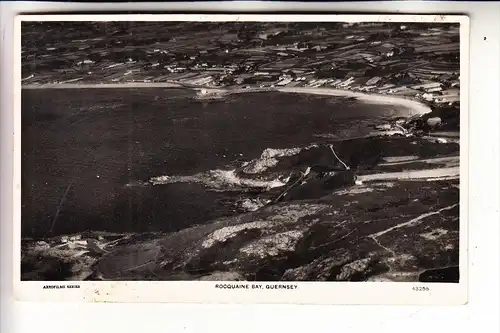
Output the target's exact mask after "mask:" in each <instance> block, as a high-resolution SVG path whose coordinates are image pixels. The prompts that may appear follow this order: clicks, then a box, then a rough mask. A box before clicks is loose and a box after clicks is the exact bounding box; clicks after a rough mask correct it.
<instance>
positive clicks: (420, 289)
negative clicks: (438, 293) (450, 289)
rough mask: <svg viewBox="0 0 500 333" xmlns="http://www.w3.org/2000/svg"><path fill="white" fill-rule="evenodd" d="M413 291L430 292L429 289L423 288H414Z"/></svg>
mask: <svg viewBox="0 0 500 333" xmlns="http://www.w3.org/2000/svg"><path fill="white" fill-rule="evenodd" d="M411 289H412V290H413V291H429V290H430V289H429V287H422V286H419V287H417V286H416V287H413V288H411Z"/></svg>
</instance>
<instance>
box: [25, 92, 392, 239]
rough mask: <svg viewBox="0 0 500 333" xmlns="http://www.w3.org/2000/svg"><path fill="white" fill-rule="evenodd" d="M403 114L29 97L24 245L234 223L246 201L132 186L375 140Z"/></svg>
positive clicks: (311, 103) (262, 97) (352, 105)
mask: <svg viewBox="0 0 500 333" xmlns="http://www.w3.org/2000/svg"><path fill="white" fill-rule="evenodd" d="M399 111H401V110H400V109H398V108H396V107H391V106H387V105H368V104H363V103H360V102H356V101H353V100H347V99H343V98H339V97H332V96H312V95H299V94H287V93H269V92H266V93H247V94H238V95H232V96H230V97H228V99H227V100H225V101H217V102H208V103H207V102H201V101H196V100H194V99H193V98H192V94H191V93H189V92H188V91H185V90H179V89H168V90H166V89H157V88H148V89H128V88H126V89H125V88H124V89H102V90H100V89H64V90H62V89H61V90H56V89H38V90H24V91H23V93H22V156H23V160H22V230H23V236H25V237H28V236H30V237H33V236H35V237H38V236H48V235H55V234H62V233H73V232H80V231H84V230H107V231H135V232H139V231H174V230H179V229H183V228H186V227H188V226H191V225H193V224H199V223H204V222H206V221H207V220H209V219H212V218H215V217H218V216H222V215H227V214H231V213H232V212H233V210H232V208H230V206H228V202H231V201H234V199H235V196H238V194H234V193H225V192H209V191H207V190H206V189H205V188H204V187H203V186H202V185H200V184H168V185H165V186H127V184H129V185H130V184H139V185H140V184H141V183H143V182H146V181H148V180H149V179H150V178H152V177H156V176H162V175H176V176H179V175H193V174H196V173H199V172H205V171H208V170H214V169H224V168H229V167H230V166H235V165H241V163H243V162H244V161H250V160H252V159H254V158H257V157H259V156H260V155H261V153H262V152H263V151H264V150H265V149H266V148H292V147H305V146H308V145H310V144H311V143H314V142H317V141H318V140H327V139H324V138H325V137H332V136H333V137H334V138H336V139H343V138H348V137H354V136H359V135H366V134H369V133H371V132H372V131H373V130H374V129H373V125H377V124H380V123H384V122H386V121H387V120H388V119H390V118H393V117H395V116H397V115H398V113H399ZM325 134H330V135H325ZM62 198H64V199H62ZM56 216H57V217H56ZM55 217H56V218H55Z"/></svg>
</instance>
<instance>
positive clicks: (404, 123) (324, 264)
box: [17, 15, 467, 290]
mask: <svg viewBox="0 0 500 333" xmlns="http://www.w3.org/2000/svg"><path fill="white" fill-rule="evenodd" d="M353 17H355V15H352V16H344V17H342V16H341V17H340V18H338V19H335V20H333V21H331V20H330V21H324V22H321V21H318V20H317V19H315V20H311V21H307V20H304V19H303V20H301V21H294V20H289V21H286V20H285V21H284V20H283V19H277V20H275V21H272V20H264V21H259V20H258V19H256V20H195V19H193V20H184V21H180V20H175V21H169V20H168V19H167V20H145V21H142V20H95V21H94V20H92V16H88V19H87V20H81V21H74V20H64V19H61V20H50V21H42V20H41V21H32V20H26V21H22V22H21V31H20V43H19V46H20V55H19V57H20V60H19V64H20V67H21V68H20V69H19V71H20V81H21V82H20V86H21V87H20V96H19V98H20V110H19V112H20V116H19V119H20V125H19V128H20V143H21V145H20V147H17V149H20V159H21V161H20V163H21V164H20V199H21V200H20V201H21V202H20V222H19V224H20V226H19V229H20V231H19V232H20V243H19V245H20V258H19V259H20V279H21V281H59V282H61V283H62V281H81V282H84V281H99V282H103V281H191V282H192V281H205V282H207V281H212V282H214V283H217V284H216V286H218V287H219V288H224V289H228V290H230V289H238V288H240V287H242V286H245V285H247V286H248V284H246V283H254V282H265V283H269V282H272V283H274V284H272V285H273V286H275V287H273V288H277V289H280V288H281V289H283V290H286V289H288V288H297V287H296V286H297V283H299V282H322V283H331V282H384V283H390V282H413V283H423V284H424V285H425V286H428V283H433V285H436V284H458V283H460V282H462V279H463V274H464V270H463V269H466V267H462V266H461V263H463V260H464V258H463V255H464V253H463V251H462V250H464V249H463V248H462V246H463V245H464V244H466V242H465V241H466V240H465V239H463V238H462V237H464V234H463V231H464V230H463V229H464V224H463V222H461V221H462V219H463V216H462V209H461V208H463V207H461V204H463V202H462V201H461V199H462V197H463V193H461V189H462V190H463V188H462V185H463V182H462V181H463V179H462V177H463V174H461V170H462V171H463V170H464V169H463V168H462V166H463V165H462V164H463V161H464V159H463V158H464V157H463V154H461V147H462V146H461V143H462V144H463V142H461V139H463V137H464V131H466V130H467V128H466V127H464V124H463V119H464V117H466V115H465V114H464V112H467V109H466V106H465V105H461V88H463V87H464V86H465V85H466V84H467V82H466V81H464V76H463V73H461V58H462V57H463V56H464V55H463V54H461V50H463V48H462V49H461V33H460V31H461V23H460V21H459V20H455V21H454V22H449V21H446V20H444V21H440V20H425V21H422V22H419V21H418V20H412V19H408V20H401V19H399V20H398V19H393V20H386V21H380V20H377V16H376V15H375V16H373V17H372V20H371V21H370V20H368V21H367V20H362V21H359V22H358V21H356V20H355V19H353ZM462 68H463V67H462ZM462 93H463V90H462ZM462 104H463V99H462ZM461 120H462V121H461ZM461 122H462V123H461ZM461 125H462V131H461ZM462 148H463V147H462ZM462 152H463V150H462ZM465 195H466V194H465ZM465 226H466V224H465ZM212 286H213V284H212ZM289 286H291V287H289ZM299 286H300V285H299ZM425 288H427V287H425ZM212 289H213V288H212Z"/></svg>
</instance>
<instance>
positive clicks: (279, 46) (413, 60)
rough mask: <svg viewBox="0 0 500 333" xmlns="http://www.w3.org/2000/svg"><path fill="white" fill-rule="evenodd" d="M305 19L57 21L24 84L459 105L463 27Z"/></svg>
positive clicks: (28, 46)
mask: <svg viewBox="0 0 500 333" xmlns="http://www.w3.org/2000/svg"><path fill="white" fill-rule="evenodd" d="M153 24H158V23H153ZM304 24H306V25H308V26H310V27H309V28H306V29H304V28H301V29H296V27H295V25H297V23H295V24H288V23H287V24H285V23H282V24H278V23H273V24H259V25H258V29H257V28H256V27H257V25H254V26H252V25H251V23H247V24H246V25H244V24H243V23H241V24H240V25H238V24H231V25H223V24H212V23H204V24H203V23H198V24H194V25H193V24H191V25H190V26H189V29H190V31H189V32H186V33H185V35H183V34H181V33H180V32H178V31H176V30H175V29H182V28H183V26H182V25H181V26H180V28H179V25H177V26H176V28H175V29H173V28H169V27H168V26H167V28H166V29H165V33H163V32H160V33H158V30H155V29H151V30H152V31H154V32H151V33H149V34H148V33H147V31H146V32H145V30H147V29H148V25H144V24H143V25H137V26H126V27H122V26H118V25H116V24H112V23H108V25H109V27H108V28H106V29H104V30H103V31H100V33H101V34H102V38H100V37H97V38H91V39H87V38H85V29H82V28H81V27H79V28H78V29H76V30H75V31H69V32H68V31H66V30H65V34H64V35H60V36H58V35H57V27H55V28H54V29H55V30H54V31H53V32H51V31H50V29H49V30H48V31H46V32H45V34H46V36H45V37H44V38H42V40H43V41H37V42H36V43H35V42H34V41H33V40H31V39H30V38H29V32H27V33H26V36H25V38H24V39H23V41H24V44H23V47H22V58H23V63H24V64H25V65H23V68H22V73H23V74H22V83H23V85H40V84H69V83H71V84H92V83H94V84H95V83H98V84H103V83H111V84H113V83H114V84H119V83H175V84H179V85H185V86H195V87H207V88H208V87H230V86H238V87H248V88H250V87H252V88H255V87H258V88H274V87H330V88H336V89H347V90H353V91H362V92H370V93H379V94H394V95H400V96H408V97H410V98H414V99H419V100H422V101H427V102H429V103H432V104H448V105H449V104H458V102H459V99H460V98H459V90H460V76H459V71H460V62H459V52H458V50H459V43H460V41H459V38H458V37H457V36H458V26H457V25H450V26H440V27H432V26H431V25H429V28H428V29H422V26H421V25H418V26H411V25H401V24H392V25H388V24H383V23H358V24H348V23H345V24H342V23H329V24H326V23H325V24H312V23H304ZM207 25H210V26H209V27H207ZM87 28H89V29H90V28H92V27H91V26H88V27H87ZM207 28H208V29H207ZM253 28H255V29H253ZM93 29H94V30H92V29H90V30H91V31H90V32H89V33H92V34H93V36H94V37H95V29H97V28H95V27H93ZM136 34H141V36H144V38H142V39H140V40H138V39H134V36H135V35H136ZM193 35H195V36H196V38H195V40H196V41H197V42H196V43H193V42H192V41H193ZM40 42H43V43H44V45H45V47H44V48H41V47H39V45H38V43H40Z"/></svg>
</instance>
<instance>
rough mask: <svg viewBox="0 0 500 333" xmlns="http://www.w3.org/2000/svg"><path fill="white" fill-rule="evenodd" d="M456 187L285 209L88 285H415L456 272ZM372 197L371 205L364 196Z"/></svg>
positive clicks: (108, 258)
mask: <svg viewBox="0 0 500 333" xmlns="http://www.w3.org/2000/svg"><path fill="white" fill-rule="evenodd" d="M456 185H457V182H456V181H449V180H447V181H435V182H403V183H400V184H397V185H394V184H391V183H386V184H377V185H375V184H373V185H372V186H364V185H361V186H354V187H351V188H350V190H347V191H345V190H344V191H336V192H333V193H331V194H329V195H326V196H323V197H321V198H319V199H315V200H312V201H307V200H301V201H287V202H282V203H279V204H275V205H269V206H266V207H264V208H262V209H259V210H258V211H255V212H251V213H247V214H241V215H238V216H233V217H229V218H226V219H222V220H218V221H214V222H212V223H209V224H207V225H202V226H197V227H193V228H190V229H186V230H182V231H180V232H177V233H172V234H169V235H166V236H165V237H162V238H159V239H155V240H153V241H145V242H141V243H136V244H126V245H122V246H119V247H116V248H115V249H114V250H113V251H111V252H110V253H108V254H105V255H104V256H103V257H102V258H101V259H100V260H99V262H98V263H97V264H96V266H95V270H96V274H95V277H96V278H99V279H104V280H107V279H110V280H119V279H126V280H134V279H144V278H145V277H150V278H151V279H153V278H154V279H160V280H170V279H179V277H181V276H182V277H183V279H203V280H212V279H213V280H217V279H221V278H223V279H225V280H232V279H235V280H241V279H245V280H269V281H275V280H293V281H321V280H323V281H365V280H367V279H370V278H374V277H377V276H381V277H383V278H384V279H389V280H391V279H392V280H397V279H398V276H399V277H400V276H402V275H403V276H405V277H406V278H408V277H410V278H411V279H413V280H415V281H417V280H418V278H419V274H421V273H424V271H427V270H430V269H439V268H442V267H450V266H457V265H458V234H459V222H458V207H459V206H458V189H457V187H456ZM373 192H375V193H376V194H377V195H374V193H373Z"/></svg>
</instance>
